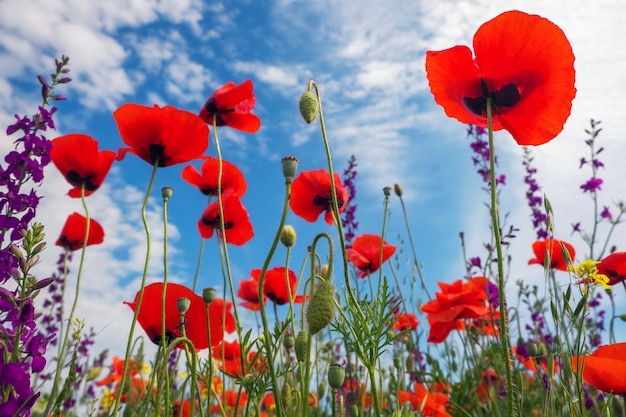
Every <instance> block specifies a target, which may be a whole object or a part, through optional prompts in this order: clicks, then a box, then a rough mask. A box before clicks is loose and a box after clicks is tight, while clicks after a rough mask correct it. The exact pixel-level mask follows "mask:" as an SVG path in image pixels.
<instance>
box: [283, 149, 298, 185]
mask: <svg viewBox="0 0 626 417" xmlns="http://www.w3.org/2000/svg"><path fill="white" fill-rule="evenodd" d="M280 162H281V164H282V165H283V175H284V176H285V179H286V180H287V181H288V182H291V181H293V179H294V177H295V176H296V172H297V171H298V164H299V163H300V161H299V160H298V158H296V157H295V156H292V155H288V156H285V157H284V158H283V159H281V161H280Z"/></svg>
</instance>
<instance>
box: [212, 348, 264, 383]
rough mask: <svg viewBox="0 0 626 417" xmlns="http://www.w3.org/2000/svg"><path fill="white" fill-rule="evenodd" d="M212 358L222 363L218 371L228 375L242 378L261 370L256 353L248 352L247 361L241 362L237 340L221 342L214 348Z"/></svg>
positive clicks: (260, 362)
mask: <svg viewBox="0 0 626 417" xmlns="http://www.w3.org/2000/svg"><path fill="white" fill-rule="evenodd" d="M212 356H213V358H215V359H217V360H219V361H221V362H222V365H221V366H220V369H221V370H222V371H224V372H226V373H227V374H230V375H235V376H242V375H246V374H250V373H258V372H260V371H262V370H263V363H262V361H261V360H260V359H259V358H260V356H259V355H257V353H256V352H249V353H248V354H247V359H245V360H242V357H241V346H240V344H239V342H238V341H237V340H234V341H232V342H227V341H222V343H221V344H219V345H218V346H214V347H213V349H212ZM242 369H243V370H244V372H242Z"/></svg>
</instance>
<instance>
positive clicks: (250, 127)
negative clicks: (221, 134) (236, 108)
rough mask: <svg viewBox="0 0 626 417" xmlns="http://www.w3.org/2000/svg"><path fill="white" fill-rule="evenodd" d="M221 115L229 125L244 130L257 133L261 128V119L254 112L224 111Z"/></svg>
mask: <svg viewBox="0 0 626 417" xmlns="http://www.w3.org/2000/svg"><path fill="white" fill-rule="evenodd" d="M220 116H221V118H222V120H223V121H224V123H225V124H226V125H227V126H229V127H232V128H233V129H237V130H241V131H242V132H246V133H256V132H258V131H259V129H260V128H261V119H259V117H258V116H256V115H254V114H250V113H223V114H221V115H220Z"/></svg>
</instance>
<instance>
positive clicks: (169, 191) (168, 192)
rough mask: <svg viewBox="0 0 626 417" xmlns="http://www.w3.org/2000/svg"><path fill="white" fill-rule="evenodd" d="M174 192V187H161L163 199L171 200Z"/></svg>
mask: <svg viewBox="0 0 626 417" xmlns="http://www.w3.org/2000/svg"><path fill="white" fill-rule="evenodd" d="M173 194H174V189H173V188H172V187H163V188H161V196H162V197H163V201H166V202H167V201H169V199H170V198H171V197H172V195H173Z"/></svg>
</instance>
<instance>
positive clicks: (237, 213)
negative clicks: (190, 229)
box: [198, 192, 254, 246]
mask: <svg viewBox="0 0 626 417" xmlns="http://www.w3.org/2000/svg"><path fill="white" fill-rule="evenodd" d="M222 209H223V214H224V228H225V229H226V242H228V243H232V244H233V245H237V246H241V245H244V244H246V243H247V242H248V241H249V240H250V239H252V237H253V236H254V231H253V230H252V223H250V217H249V216H248V211H247V210H246V208H245V207H244V206H243V204H241V201H240V200H239V198H238V197H236V196H235V195H233V194H232V193H230V192H226V193H224V194H222ZM220 227H221V221H220V207H219V201H214V202H213V203H211V204H209V205H208V207H207V208H206V209H205V210H204V213H202V217H200V220H198V230H199V231H200V236H202V237H203V238H204V239H208V238H210V237H212V236H213V231H214V230H218V233H217V235H218V237H221V236H222V234H221V232H219V229H220Z"/></svg>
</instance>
